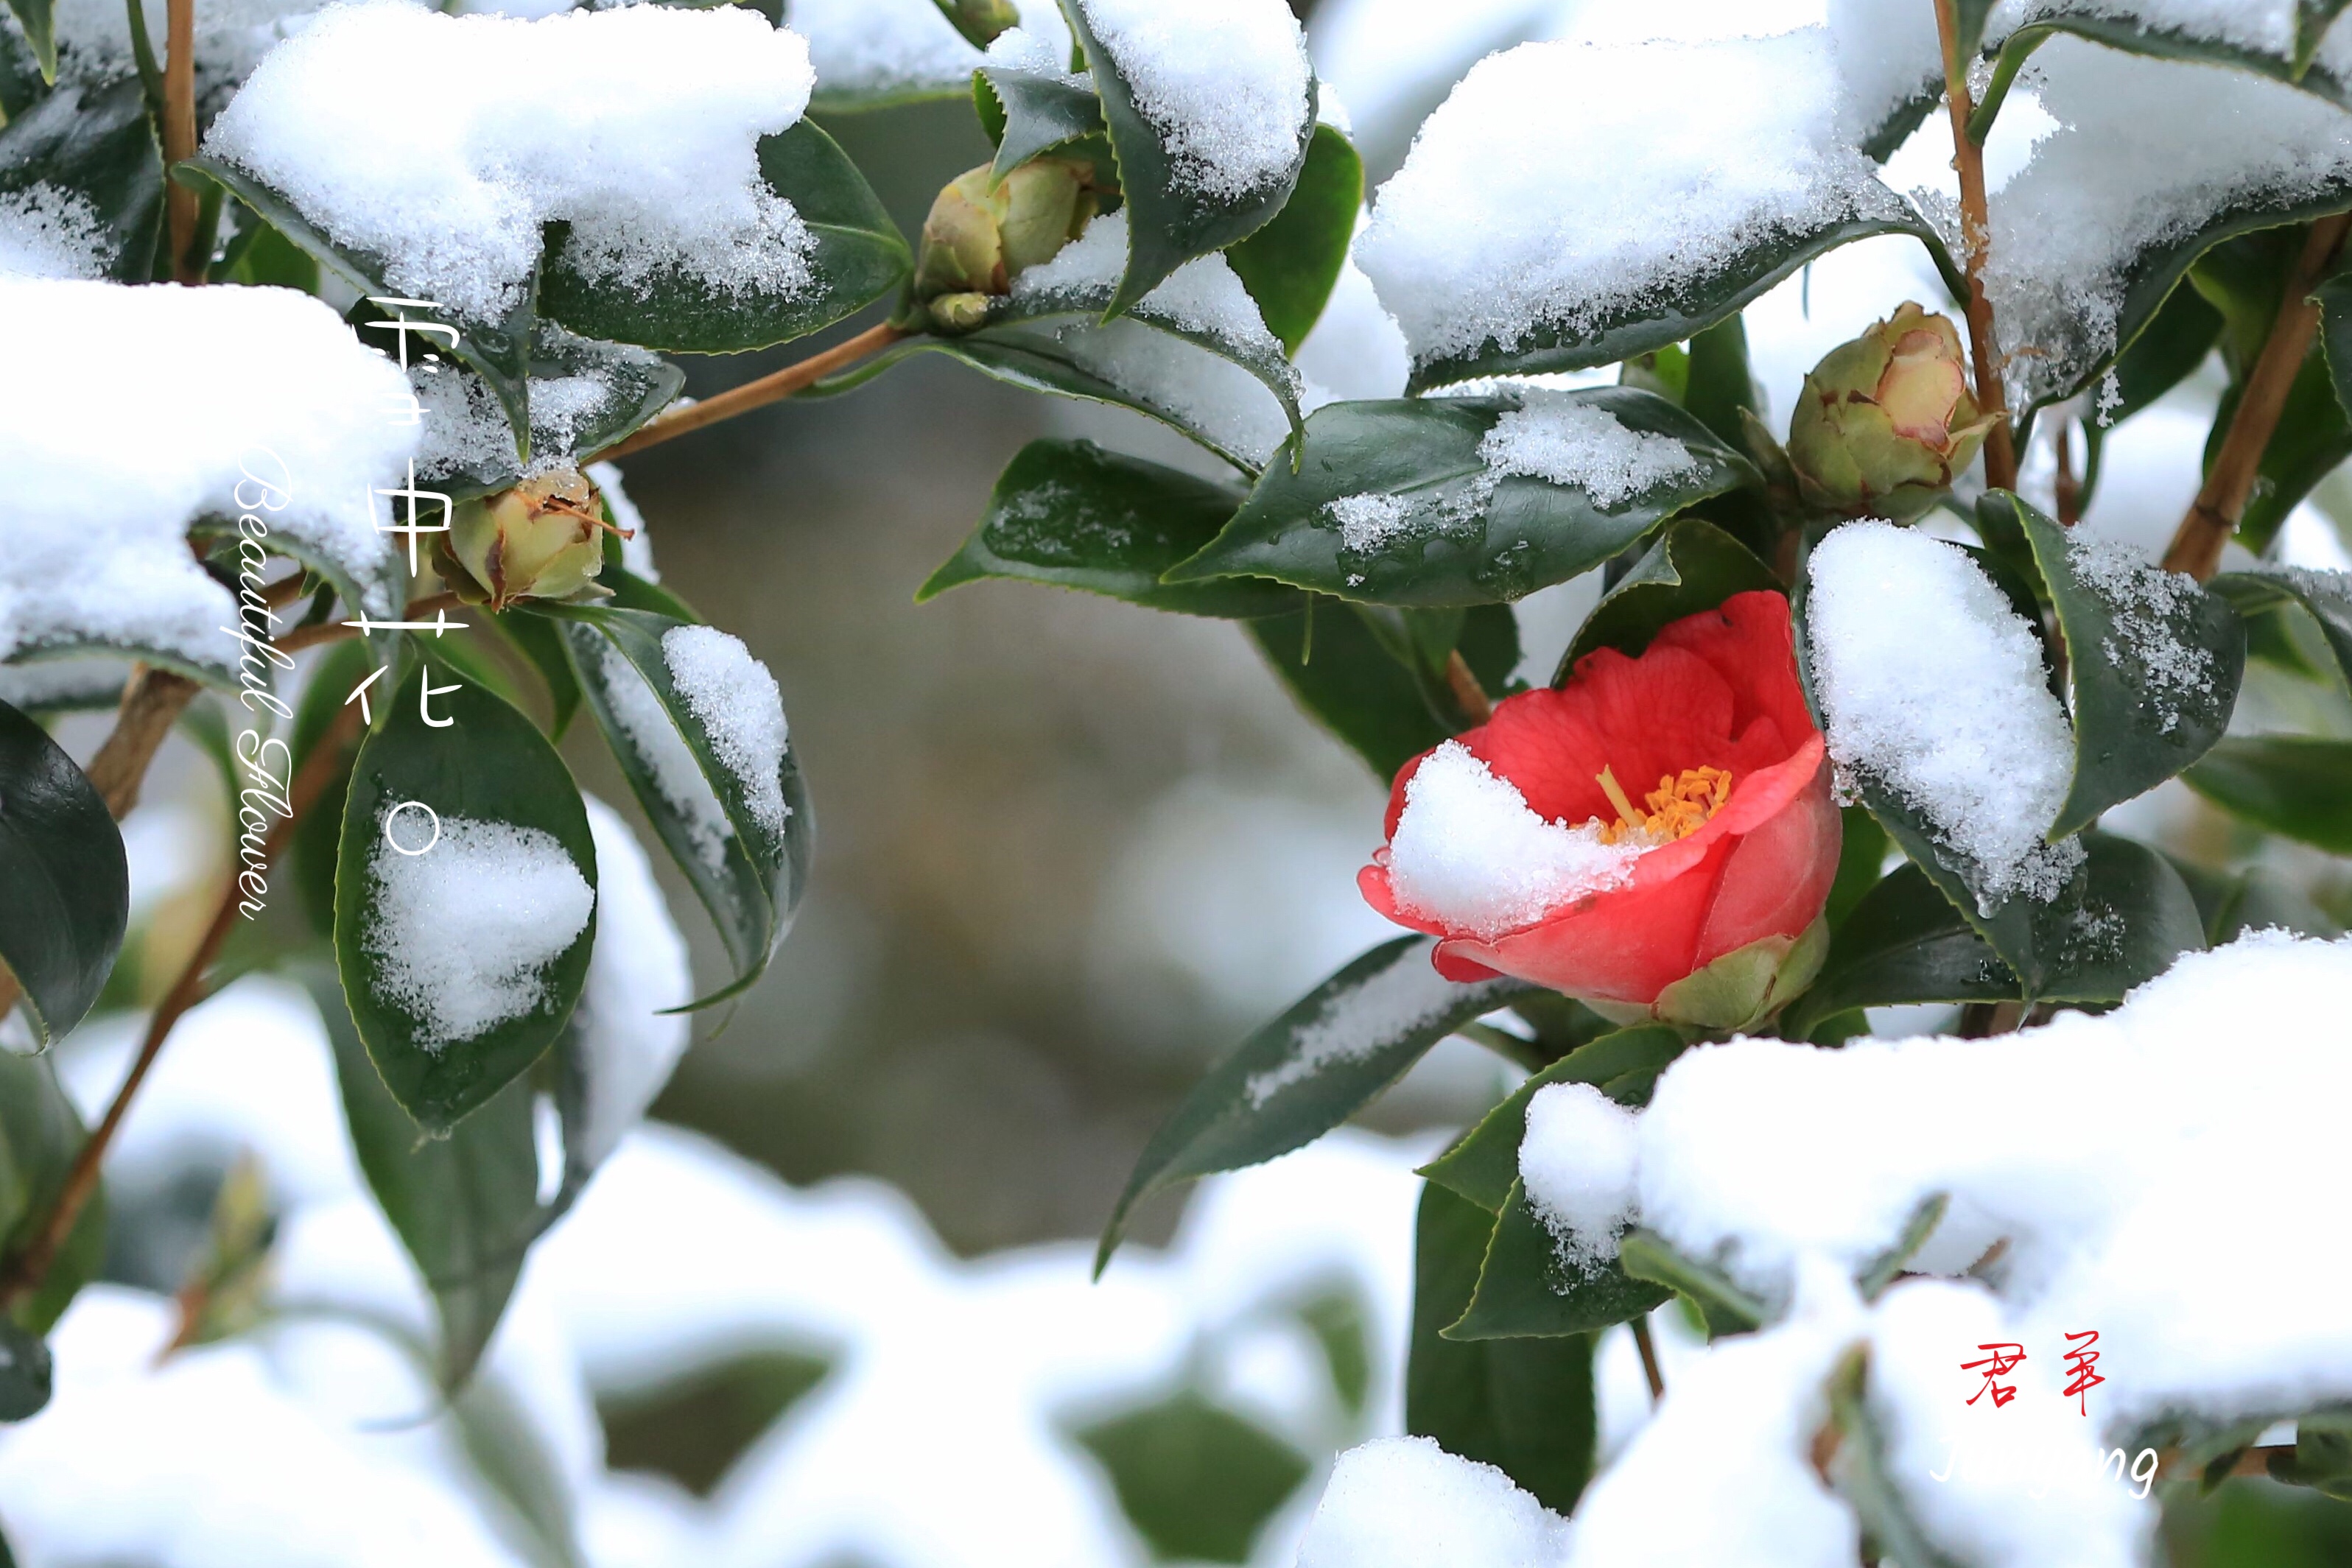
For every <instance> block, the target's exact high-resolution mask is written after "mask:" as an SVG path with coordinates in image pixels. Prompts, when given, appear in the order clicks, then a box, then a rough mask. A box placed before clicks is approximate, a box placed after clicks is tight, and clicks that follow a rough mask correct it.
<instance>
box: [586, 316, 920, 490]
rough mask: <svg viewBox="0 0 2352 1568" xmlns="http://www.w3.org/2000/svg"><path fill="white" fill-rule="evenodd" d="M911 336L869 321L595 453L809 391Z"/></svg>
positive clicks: (663, 437) (652, 440)
mask: <svg viewBox="0 0 2352 1568" xmlns="http://www.w3.org/2000/svg"><path fill="white" fill-rule="evenodd" d="M908 336H911V334H909V333H908V332H904V331H901V330H900V329H898V328H896V327H893V326H892V325H890V323H888V322H887V321H885V322H883V323H882V324H881V325H880V326H878V327H869V328H867V329H866V330H865V331H863V332H860V333H858V334H857V336H856V337H855V338H851V339H849V340H846V341H845V342H840V343H836V344H835V345H834V346H833V347H832V348H830V349H827V350H824V352H823V353H820V354H811V355H810V356H809V357H808V358H807V359H805V360H803V361H800V362H799V363H798V364H792V365H786V366H785V367H784V368H783V369H782V370H781V371H775V372H773V373H772V374H770V375H764V376H761V378H760V379H759V380H758V381H755V382H744V383H743V384H742V385H741V386H740V387H736V388H734V389H733V390H731V391H729V392H720V393H719V395H718V396H717V397H713V398H705V399H704V400H703V401H702V402H690V403H688V404H686V405H685V406H684V407H682V408H673V409H671V410H670V411H669V412H668V413H665V414H663V415H661V416H660V417H659V418H657V419H655V420H654V421H653V422H652V423H648V424H646V426H645V427H644V428H643V429H641V430H639V431H638V432H637V433H636V434H634V435H632V436H630V437H629V438H628V439H627V440H625V441H621V442H616V443H615V444H613V445H611V446H608V447H606V448H605V449H604V451H602V452H599V453H597V454H596V456H597V458H598V460H599V461H602V462H607V463H609V462H611V461H612V460H613V459H614V458H616V457H626V456H628V455H630V454H631V453H633V452H643V451H644V450H645V449H646V447H648V446H658V445H660V444H662V443H663V442H665V441H667V440H669V439H670V438H671V437H673V436H678V435H684V434H687V433H688V431H694V430H700V429H701V428H702V427H703V426H704V425H706V424H716V423H719V421H720V420H722V419H732V418H734V417H735V416H736V415H737V414H739V413H748V412H750V411H751V410H752V409H755V408H764V407H766V406H767V405H768V404H770V403H772V402H782V401H783V400H784V399H786V398H788V397H791V396H793V394H794V393H796V392H805V391H807V390H808V389H809V388H810V387H812V386H814V385H815V384H816V383H817V382H820V381H823V380H824V378H825V377H826V376H829V375H831V374H833V372H834V371H841V370H846V369H848V368H849V367H850V366H851V365H854V364H856V362H857V361H860V360H863V359H867V358H870V357H871V356H873V355H875V354H878V353H880V352H881V351H882V350H885V349H887V348H888V347H889V346H890V345H891V344H893V343H895V342H897V341H898V340H899V339H901V338H905V337H908Z"/></svg>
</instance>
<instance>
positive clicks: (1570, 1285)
mask: <svg viewBox="0 0 2352 1568" xmlns="http://www.w3.org/2000/svg"><path fill="white" fill-rule="evenodd" d="M1671 1294H1673V1292H1672V1291H1669V1290H1667V1289H1666V1288H1665V1287H1664V1286H1662V1285H1657V1284H1654V1283H1652V1282H1650V1281H1645V1280H1636V1279H1634V1278H1633V1276H1632V1275H1630V1274H1628V1273H1627V1272H1626V1271H1625V1270H1624V1268H1623V1266H1622V1264H1620V1263H1619V1262H1618V1260H1616V1259H1615V1258H1613V1257H1612V1258H1605V1259H1601V1260H1597V1261H1590V1262H1589V1266H1588V1260H1576V1261H1570V1260H1568V1259H1566V1258H1563V1257H1562V1256H1561V1248H1560V1245H1559V1239H1558V1238H1556V1237H1554V1236H1553V1234H1552V1232H1551V1228H1550V1227H1549V1226H1548V1225H1547V1224H1545V1222H1544V1218H1543V1217H1542V1216H1541V1215H1539V1214H1538V1213H1537V1212H1536V1209H1535V1206H1534V1204H1532V1203H1531V1202H1529V1201H1528V1190H1527V1187H1526V1186H1525V1185H1524V1184H1523V1183H1521V1182H1520V1181H1518V1180H1517V1178H1514V1179H1513V1180H1512V1182H1511V1190H1510V1193H1509V1195H1508V1196H1507V1197H1506V1198H1505V1199H1504V1200H1503V1211H1502V1213H1501V1214H1500V1215H1498V1216H1496V1219H1495V1229H1494V1235H1493V1237H1492V1239H1490V1240H1489V1241H1488V1242H1487V1244H1486V1261H1485V1262H1484V1263H1483V1264H1482V1265H1481V1266H1480V1268H1479V1270H1478V1288H1477V1290H1476V1291H1475V1292H1473V1293H1472V1295H1471V1298H1470V1304H1469V1305H1468V1306H1467V1307H1466V1308H1465V1309H1464V1310H1463V1312H1462V1315H1461V1316H1460V1317H1459V1318H1457V1319H1455V1320H1454V1322H1451V1323H1449V1324H1447V1325H1446V1327H1445V1329H1444V1337H1445V1338H1447V1339H1450V1340H1489V1339H1519V1338H1523V1337H1528V1336H1545V1337H1549V1336H1552V1335H1559V1334H1582V1333H1591V1332H1592V1331H1593V1330H1595V1329H1605V1328H1608V1327H1610V1326H1611V1325H1612V1324H1615V1323H1622V1322H1626V1321H1627V1320H1629V1319H1632V1318H1637V1317H1640V1316H1641V1315H1642V1314H1643V1313H1644V1312H1648V1311H1649V1310H1650V1309H1651V1308H1653V1307H1654V1306H1656V1305H1658V1304H1659V1303H1660V1302H1662V1301H1664V1300H1665V1299H1666V1298H1667V1297H1668V1296H1669V1295H1671Z"/></svg>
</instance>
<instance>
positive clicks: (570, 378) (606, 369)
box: [361, 305, 686, 501]
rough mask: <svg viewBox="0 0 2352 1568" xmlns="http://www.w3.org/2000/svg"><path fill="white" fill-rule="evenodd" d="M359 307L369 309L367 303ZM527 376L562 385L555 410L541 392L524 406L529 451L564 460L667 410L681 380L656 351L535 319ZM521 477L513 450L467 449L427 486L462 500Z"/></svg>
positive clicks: (580, 458)
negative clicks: (494, 453)
mask: <svg viewBox="0 0 2352 1568" xmlns="http://www.w3.org/2000/svg"><path fill="white" fill-rule="evenodd" d="M361 308H362V309H364V310H369V311H373V309H374V307H373V306H366V305H363V306H362V307H361ZM454 373H455V374H457V375H459V376H467V375H468V374H469V372H467V371H456V372H454ZM528 374H529V380H530V383H531V384H533V385H539V384H543V383H545V382H554V381H561V382H564V383H566V384H565V387H564V389H563V390H564V392H565V393H566V396H565V397H564V399H563V400H562V405H561V407H560V408H559V407H558V406H556V405H555V402H554V400H551V399H549V398H544V397H542V398H539V399H538V400H537V401H536V402H533V403H532V404H531V405H530V430H531V438H530V451H532V452H535V453H538V454H540V455H542V456H546V457H551V458H552V457H559V456H561V457H569V458H570V459H571V460H572V462H574V463H575V464H584V463H586V462H588V461H589V460H590V459H591V458H592V457H593V456H594V455H595V454H597V453H598V452H601V451H603V450H604V448H605V447H607V446H610V445H612V444H614V443H615V442H617V441H620V440H621V439H623V438H624V437H625V436H627V435H629V434H632V433H633V432H635V430H636V429H637V427H638V426H640V425H642V424H644V423H646V421H647V420H649V419H651V418H653V417H654V415H656V414H657V413H661V411H662V410H664V409H666V408H667V407H668V406H669V405H670V403H671V402H673V401H674V400H676V398H677V394H678V391H679V389H680V388H682V387H684V386H685V385H686V372H685V371H681V370H679V369H678V368H677V366H676V365H673V364H671V363H670V362H669V361H667V360H664V359H663V358H662V357H661V356H660V355H658V354H655V353H651V352H648V351H647V350H644V349H639V348H634V347H631V346H629V345H626V344H622V343H599V342H595V341H593V340H589V339H586V338H581V337H575V336H574V335H573V334H572V333H570V332H567V331H565V330H564V329H562V328H561V327H558V326H556V325H555V324H554V323H552V322H550V321H541V322H540V323H538V324H537V326H536V327H535V329H533V331H532V333H531V348H530V361H529V364H528ZM583 387H584V388H586V389H588V391H589V392H590V393H591V394H592V395H591V397H590V398H589V399H587V400H583V399H582V398H581V397H580V395H579V394H580V392H581V390H582V389H583ZM419 472H420V473H422V472H423V470H422V469H420V470H419ZM522 478H523V464H522V462H521V461H520V454H518V453H515V452H512V451H509V452H508V453H506V454H504V455H499V456H490V455H486V454H477V453H473V452H470V451H469V452H467V454H466V455H465V464H464V466H462V467H461V468H459V469H457V471H455V472H450V473H443V472H437V471H436V472H435V473H433V474H432V475H431V476H430V479H429V483H430V486H431V487H432V488H433V489H435V490H437V491H439V492H441V493H442V494H444V495H446V496H449V497H452V498H453V499H456V500H459V501H466V500H472V499H474V498H476V497H481V496H488V495H491V494H493V493H495V492H497V491H499V490H504V489H507V488H509V487H510V486H514V485H516V484H519V483H520V482H521V480H522Z"/></svg>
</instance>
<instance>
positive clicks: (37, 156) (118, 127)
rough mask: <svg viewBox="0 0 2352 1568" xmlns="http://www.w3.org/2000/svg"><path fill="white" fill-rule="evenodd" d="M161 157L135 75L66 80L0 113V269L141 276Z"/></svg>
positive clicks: (159, 215) (158, 220) (157, 209)
mask: <svg viewBox="0 0 2352 1568" xmlns="http://www.w3.org/2000/svg"><path fill="white" fill-rule="evenodd" d="M162 230H163V152H162V150H161V149H160V148H159V147H157V145H156V142H155V131H154V128H153V126H152V124H151V123H150V122H149V120H148V118H147V96H146V92H145V89H143V88H142V87H141V85H140V83H139V80H138V78H135V77H130V78H122V79H121V80H117V81H113V82H109V83H105V84H103V85H89V86H85V85H83V84H80V83H77V82H68V83H67V84H66V85H65V86H63V87H60V88H58V89H56V90H55V91H53V92H50V93H49V94H48V95H47V96H46V97H44V98H43V99H41V100H40V101H39V102H37V103H36V104H35V105H34V106H33V107H32V108H31V109H30V110H26V112H25V113H23V114H20V115H18V116H17V117H16V119H14V120H0V270H5V269H9V268H14V269H15V270H17V271H26V272H33V273H37V274H42V275H45V276H49V277H110V278H112V279H114V280H115V281H116V282H118V283H144V282H145V281H147V278H148V276H149V274H150V272H151V271H152V268H153V267H154V263H155V240H156V236H157V235H159V234H160V233H162Z"/></svg>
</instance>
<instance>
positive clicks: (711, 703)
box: [662, 626, 793, 838]
mask: <svg viewBox="0 0 2352 1568" xmlns="http://www.w3.org/2000/svg"><path fill="white" fill-rule="evenodd" d="M662 663H663V664H665V665H667V667H668V670H669V678H670V680H671V681H672V682H674V683H675V684H676V685H677V692H678V695H679V696H681V697H683V698H685V699H686V706H688V708H689V709H691V710H692V711H693V714H694V716H695V717H696V718H698V719H699V720H701V721H702V727H703V731H704V733H705V734H707V735H709V737H710V749H711V751H712V752H713V753H714V754H716V755H717V757H718V758H719V764H720V766H722V767H724V768H726V769H727V771H728V772H730V773H731V774H733V775H734V776H735V780H736V782H737V783H739V784H740V785H741V786H742V787H743V797H744V801H745V803H746V804H747V805H748V806H749V807H750V808H751V816H752V818H753V820H754V821H757V822H758V823H759V824H760V825H761V827H763V828H765V829H767V830H768V831H770V832H771V833H773V834H775V835H776V836H777V837H778V838H782V836H783V832H784V821H785V819H786V818H788V817H790V816H791V815H792V814H793V809H792V807H791V806H790V805H788V804H787V803H786V802H785V800H784V790H783V770H784V753H785V750H786V748H787V747H789V745H790V744H791V731H790V729H789V728H788V727H786V725H785V723H784V697H783V693H782V691H780V690H779V689H778V688H777V686H776V677H775V676H773V675H772V674H769V673H768V666H767V665H765V664H761V663H760V661H759V660H757V659H755V658H753V657H752V656H751V650H750V649H749V648H746V647H745V646H744V645H743V639H742V638H740V637H738V636H736V635H734V634H733V633H732V632H721V631H720V630H719V628H717V627H716V626H673V627H671V628H670V629H669V630H668V631H667V632H663V633H662Z"/></svg>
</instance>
